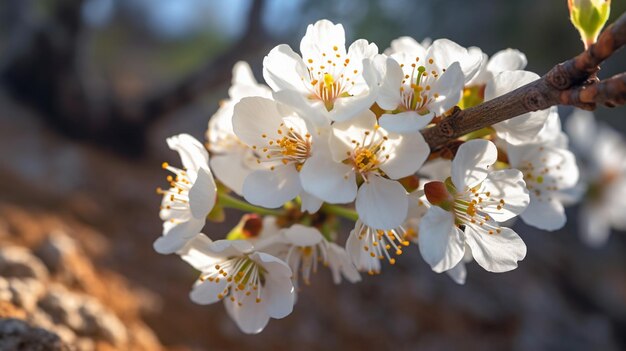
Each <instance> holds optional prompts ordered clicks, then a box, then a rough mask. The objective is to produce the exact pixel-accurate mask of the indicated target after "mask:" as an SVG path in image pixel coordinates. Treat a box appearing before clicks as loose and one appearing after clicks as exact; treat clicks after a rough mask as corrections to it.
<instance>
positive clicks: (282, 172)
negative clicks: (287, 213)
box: [243, 164, 302, 208]
mask: <svg viewBox="0 0 626 351" xmlns="http://www.w3.org/2000/svg"><path fill="white" fill-rule="evenodd" d="M301 191H302V186H301V185H300V175H299V173H298V170H296V167H295V166H293V165H290V164H288V165H285V166H277V167H276V168H275V169H274V170H259V171H254V172H252V173H250V175H248V177H247V178H246V180H245V182H244V183H243V195H244V197H245V199H246V200H247V201H248V202H249V203H251V204H253V205H258V206H264V207H267V208H278V207H280V206H282V205H284V204H285V202H287V201H290V200H293V199H294V198H295V197H296V196H298V194H300V192H301Z"/></svg>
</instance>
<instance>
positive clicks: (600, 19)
mask: <svg viewBox="0 0 626 351" xmlns="http://www.w3.org/2000/svg"><path fill="white" fill-rule="evenodd" d="M567 4H568V6H569V15H570V20H571V21H572V24H574V27H576V29H578V32H579V33H580V38H581V39H582V41H583V43H584V44H585V48H587V47H589V45H591V44H593V43H595V42H596V40H597V39H598V35H599V34H600V31H601V30H602V28H603V27H604V25H605V24H606V21H607V20H608V19H609V13H610V12H611V0H567Z"/></svg>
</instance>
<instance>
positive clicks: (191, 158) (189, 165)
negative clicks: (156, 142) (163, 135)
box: [167, 134, 209, 178]
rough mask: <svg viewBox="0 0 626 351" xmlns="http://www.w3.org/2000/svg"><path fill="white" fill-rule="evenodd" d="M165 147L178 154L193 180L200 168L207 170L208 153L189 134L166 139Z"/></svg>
mask: <svg viewBox="0 0 626 351" xmlns="http://www.w3.org/2000/svg"><path fill="white" fill-rule="evenodd" d="M167 145H168V146H169V148H170V149H172V150H174V151H176V152H178V154H179V155H180V159H181V161H182V163H183V167H185V169H186V170H187V172H188V173H189V175H190V176H191V177H192V178H193V176H195V174H196V172H197V171H198V169H200V168H207V167H208V164H209V153H208V152H207V150H206V149H205V148H204V145H202V143H200V142H199V141H198V140H196V138H194V137H192V136H191V135H189V134H179V135H175V136H173V137H170V138H167Z"/></svg>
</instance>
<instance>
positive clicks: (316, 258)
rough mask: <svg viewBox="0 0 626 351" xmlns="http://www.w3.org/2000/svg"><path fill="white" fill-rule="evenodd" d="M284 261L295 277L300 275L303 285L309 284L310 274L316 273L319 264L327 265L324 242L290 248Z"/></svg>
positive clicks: (326, 248)
mask: <svg viewBox="0 0 626 351" xmlns="http://www.w3.org/2000/svg"><path fill="white" fill-rule="evenodd" d="M298 256H299V258H298ZM286 261H287V262H288V263H289V265H290V267H291V270H292V271H293V274H294V275H295V276H296V277H298V276H299V275H300V274H301V275H302V280H303V281H304V284H306V285H309V284H311V273H313V274H315V273H317V265H318V264H319V262H322V263H323V264H324V265H326V264H328V247H327V246H326V241H322V242H320V243H319V244H317V245H313V246H304V247H303V246H292V247H291V248H290V249H289V252H288V253H287V258H286Z"/></svg>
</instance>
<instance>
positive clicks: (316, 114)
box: [273, 90, 330, 129]
mask: <svg viewBox="0 0 626 351" xmlns="http://www.w3.org/2000/svg"><path fill="white" fill-rule="evenodd" d="M273 96H274V99H275V100H276V101H280V102H281V103H282V105H279V106H278V110H279V111H281V110H283V109H284V108H285V106H289V108H293V109H294V110H296V111H297V112H298V115H299V116H302V118H304V119H306V120H307V121H308V122H309V123H311V129H312V127H326V126H328V125H329V124H330V121H329V119H328V111H326V107H324V104H323V103H322V102H321V101H311V100H309V99H307V98H306V96H304V95H302V94H301V93H299V92H297V91H294V90H281V91H277V92H275V93H274V94H273ZM281 112H282V111H281ZM285 112H286V111H285ZM285 112H282V113H283V114H285Z"/></svg>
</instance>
